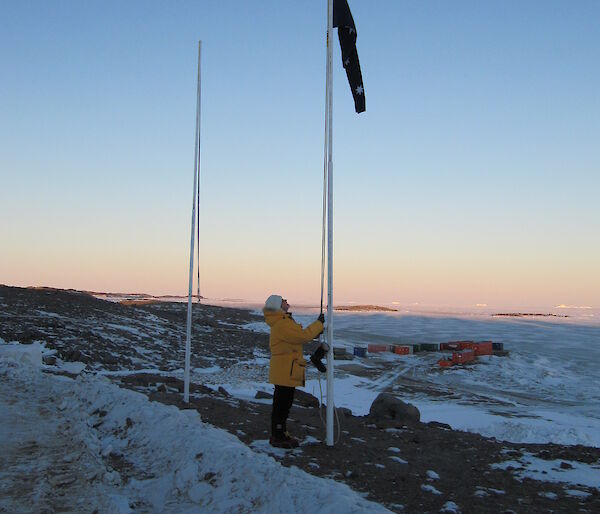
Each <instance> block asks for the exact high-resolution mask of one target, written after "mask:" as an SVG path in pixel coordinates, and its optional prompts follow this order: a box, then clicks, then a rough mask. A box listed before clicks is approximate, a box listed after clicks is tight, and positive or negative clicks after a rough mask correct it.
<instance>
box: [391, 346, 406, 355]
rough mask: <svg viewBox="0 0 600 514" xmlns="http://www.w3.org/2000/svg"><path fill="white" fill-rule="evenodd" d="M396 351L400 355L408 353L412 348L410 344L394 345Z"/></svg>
mask: <svg viewBox="0 0 600 514" xmlns="http://www.w3.org/2000/svg"><path fill="white" fill-rule="evenodd" d="M394 353H395V354H398V355H408V354H409V353H410V348H409V347H408V346H394Z"/></svg>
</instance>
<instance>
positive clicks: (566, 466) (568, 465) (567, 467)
mask: <svg viewBox="0 0 600 514" xmlns="http://www.w3.org/2000/svg"><path fill="white" fill-rule="evenodd" d="M560 469H573V466H572V465H571V464H569V463H568V462H565V461H564V460H563V461H562V462H561V463H560Z"/></svg>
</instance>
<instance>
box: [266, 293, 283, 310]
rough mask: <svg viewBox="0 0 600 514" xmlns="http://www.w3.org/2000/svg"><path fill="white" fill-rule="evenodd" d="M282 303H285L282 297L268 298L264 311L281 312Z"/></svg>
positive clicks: (276, 295) (273, 296) (273, 295)
mask: <svg viewBox="0 0 600 514" xmlns="http://www.w3.org/2000/svg"><path fill="white" fill-rule="evenodd" d="M282 301H283V298H282V297H281V296H279V295H278V294H272V295H271V296H269V298H267V301H266V302H265V307H264V310H265V311H278V310H281V302H282Z"/></svg>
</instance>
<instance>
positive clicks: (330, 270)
mask: <svg viewBox="0 0 600 514" xmlns="http://www.w3.org/2000/svg"><path fill="white" fill-rule="evenodd" d="M332 61H333V0H327V86H326V90H327V109H326V110H327V112H326V115H325V116H326V122H325V123H326V125H325V126H326V127H327V131H328V134H327V344H328V345H329V350H328V352H327V441H326V442H327V446H333V413H334V410H333V409H334V403H333V162H332V143H333V138H332V134H333V132H332V114H333V94H332V91H333V65H332Z"/></svg>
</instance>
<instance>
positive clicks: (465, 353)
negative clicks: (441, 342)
mask: <svg viewBox="0 0 600 514" xmlns="http://www.w3.org/2000/svg"><path fill="white" fill-rule="evenodd" d="M474 360H475V353H474V352H473V350H461V351H460V352H454V353H453V354H452V362H453V363H455V364H464V363H465V362H471V361H474Z"/></svg>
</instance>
